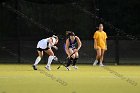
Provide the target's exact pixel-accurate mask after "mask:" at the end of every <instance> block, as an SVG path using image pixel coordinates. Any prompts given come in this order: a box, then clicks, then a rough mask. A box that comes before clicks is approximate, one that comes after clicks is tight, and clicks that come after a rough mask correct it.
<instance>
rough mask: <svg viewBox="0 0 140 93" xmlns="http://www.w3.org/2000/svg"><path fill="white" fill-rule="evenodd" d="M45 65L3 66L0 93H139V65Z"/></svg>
mask: <svg viewBox="0 0 140 93" xmlns="http://www.w3.org/2000/svg"><path fill="white" fill-rule="evenodd" d="M44 66H45V65H39V66H38V68H39V70H38V71H34V70H33V69H32V67H31V65H29V64H28V65H25V64H24V65H23V64H0V93H140V66H106V67H107V68H104V67H99V66H95V67H93V66H90V65H79V69H78V70H74V69H72V68H71V71H66V69H65V68H64V67H61V68H60V69H59V70H57V69H56V68H57V67H58V65H52V71H46V69H45V68H44Z"/></svg>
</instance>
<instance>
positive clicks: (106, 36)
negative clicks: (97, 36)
mask: <svg viewBox="0 0 140 93" xmlns="http://www.w3.org/2000/svg"><path fill="white" fill-rule="evenodd" d="M106 39H107V35H106V34H105V40H104V42H105V44H106V49H105V50H107V40H106Z"/></svg>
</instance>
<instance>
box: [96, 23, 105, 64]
mask: <svg viewBox="0 0 140 93" xmlns="http://www.w3.org/2000/svg"><path fill="white" fill-rule="evenodd" d="M93 38H94V49H95V50H96V53H97V55H96V60H95V61H94V63H93V65H94V66H95V65H96V64H97V63H98V60H99V61H100V63H99V65H100V66H104V65H103V63H102V62H103V58H104V52H105V51H106V50H107V42H106V38H107V35H106V33H105V32H104V31H103V24H100V25H99V30H97V31H96V32H95V33H94V36H93Z"/></svg>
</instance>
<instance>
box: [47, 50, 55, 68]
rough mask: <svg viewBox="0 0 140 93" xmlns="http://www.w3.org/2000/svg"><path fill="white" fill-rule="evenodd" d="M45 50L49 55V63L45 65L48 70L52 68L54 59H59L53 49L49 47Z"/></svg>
mask: <svg viewBox="0 0 140 93" xmlns="http://www.w3.org/2000/svg"><path fill="white" fill-rule="evenodd" d="M45 52H46V53H47V54H48V55H49V57H48V63H47V65H46V66H45V68H46V69H47V70H51V63H52V61H53V59H55V60H57V58H56V56H54V53H53V51H52V49H47V50H46V51H45Z"/></svg>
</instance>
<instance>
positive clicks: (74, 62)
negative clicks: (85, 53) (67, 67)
mask: <svg viewBox="0 0 140 93" xmlns="http://www.w3.org/2000/svg"><path fill="white" fill-rule="evenodd" d="M74 54H75V58H74V59H73V64H72V66H73V68H75V69H78V67H77V66H76V63H77V60H78V58H79V53H78V52H75V53H74Z"/></svg>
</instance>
